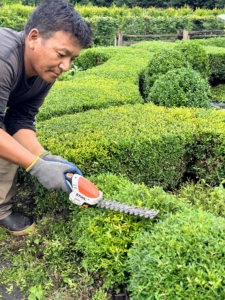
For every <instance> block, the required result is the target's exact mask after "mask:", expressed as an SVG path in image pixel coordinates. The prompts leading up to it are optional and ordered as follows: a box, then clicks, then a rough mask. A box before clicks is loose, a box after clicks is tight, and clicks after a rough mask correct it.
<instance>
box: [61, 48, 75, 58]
mask: <svg viewBox="0 0 225 300" xmlns="http://www.w3.org/2000/svg"><path fill="white" fill-rule="evenodd" d="M60 50H61V51H64V52H65V53H66V55H68V56H71V57H72V58H73V59H75V58H77V57H78V55H75V56H73V55H72V52H71V51H70V50H68V49H66V48H62V49H60Z"/></svg>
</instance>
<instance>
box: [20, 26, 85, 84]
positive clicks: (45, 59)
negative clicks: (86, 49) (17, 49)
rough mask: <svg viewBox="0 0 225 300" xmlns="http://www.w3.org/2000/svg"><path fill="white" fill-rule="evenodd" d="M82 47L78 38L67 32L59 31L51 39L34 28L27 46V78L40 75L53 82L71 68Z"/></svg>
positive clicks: (28, 38)
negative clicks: (45, 37) (44, 36)
mask: <svg viewBox="0 0 225 300" xmlns="http://www.w3.org/2000/svg"><path fill="white" fill-rule="evenodd" d="M81 49H82V47H81V46H80V45H79V43H78V42H77V40H76V39H75V38H74V37H71V35H70V34H69V33H67V32H64V31H57V32H56V33H55V34H54V35H53V36H52V37H50V38H49V39H43V38H42V36H41V35H40V33H39V31H38V30H37V29H32V30H31V32H30V34H29V35H28V37H27V40H26V46H25V58H24V59H25V70H26V76H27V78H29V77H32V76H39V77H41V78H42V79H43V80H44V81H46V82H53V81H54V80H55V79H56V78H57V77H58V76H59V75H60V74H61V73H62V72H66V71H68V70H69V69H70V67H71V64H72V62H73V60H74V59H76V58H77V57H78V55H79V53H80V51H81Z"/></svg>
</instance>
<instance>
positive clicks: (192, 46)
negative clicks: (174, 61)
mask: <svg viewBox="0 0 225 300" xmlns="http://www.w3.org/2000/svg"><path fill="white" fill-rule="evenodd" d="M174 49H175V50H179V51H181V53H182V55H183V59H185V60H187V61H188V62H189V63H190V65H191V67H192V68H193V69H194V70H195V71H198V72H199V73H200V74H201V75H202V76H203V77H204V78H205V79H208V76H209V59H208V55H207V53H206V51H205V49H204V47H203V46H201V45H199V44H198V42H196V41H190V40H189V41H180V42H179V43H177V44H176V46H175V48H174Z"/></svg>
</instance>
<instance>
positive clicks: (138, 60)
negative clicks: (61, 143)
mask: <svg viewBox="0 0 225 300" xmlns="http://www.w3.org/2000/svg"><path fill="white" fill-rule="evenodd" d="M197 44H198V42H197V41H187V42H180V43H174V44H172V43H166V42H142V43H138V44H136V45H133V46H131V47H129V48H128V47H107V48H104V47H97V48H92V49H86V50H83V51H82V53H81V55H80V57H79V58H78V59H77V61H76V62H75V65H76V66H77V67H79V68H81V69H83V70H86V71H78V72H75V75H74V76H73V80H71V81H64V82H60V81H57V82H56V84H55V86H54V89H52V90H51V91H50V93H49V95H48V96H47V98H46V101H45V104H44V106H42V107H41V109H40V112H39V114H38V120H44V119H48V118H50V117H54V116H59V115H62V114H73V113H75V112H81V111H86V110H88V109H95V108H96V109H98V108H106V107H109V106H115V105H124V104H129V103H130V104H131V103H132V104H133V103H142V102H143V99H142V98H141V96H140V93H139V89H140V91H141V93H142V95H143V88H144V87H143V82H142V80H143V74H144V73H146V71H145V69H146V67H147V66H149V67H148V69H149V68H150V69H152V71H151V72H150V71H149V70H148V71H147V73H146V75H145V80H146V76H147V74H148V73H149V72H150V73H149V75H148V78H149V80H150V81H151V82H152V83H151V85H150V83H148V86H152V85H153V84H154V82H155V80H156V79H158V78H159V75H160V74H165V73H166V72H167V71H168V70H170V69H171V66H172V64H173V65H174V68H177V67H178V65H180V67H181V66H182V65H183V66H188V64H187V62H186V60H184V59H183V55H186V56H187V58H188V60H189V62H191V64H194V66H195V68H199V70H200V71H201V72H202V73H203V74H208V72H209V73H210V75H209V78H210V81H211V82H213V81H215V80H224V79H225V68H224V67H223V66H224V65H225V52H224V51H225V50H223V49H222V48H219V47H210V46H206V47H203V48H202V49H204V50H205V51H206V53H207V54H205V56H204V55H199V54H198V55H197V57H196V53H194V54H193V53H191V52H190V53H189V54H188V52H187V54H180V53H179V52H176V51H175V50H176V49H178V50H179V49H180V48H182V49H184V48H185V45H187V48H190V49H192V48H193V49H194V48H195V47H196V45H197ZM192 46H193V47H192ZM167 47H168V49H167ZM160 48H162V49H161V50H160V51H159V49H160ZM196 49H197V48H196ZM200 50H201V49H200ZM179 51H180V50H179ZM183 51H184V50H183ZM195 52H196V51H195ZM176 53H177V55H175V54H176ZM199 53H200V52H199ZM166 54H167V56H166ZM160 55H161V56H162V61H160V57H161V56H160ZM188 55H189V56H190V57H191V61H190V59H189V57H188ZM207 55H208V57H209V67H208V66H207V62H205V60H206V59H207ZM173 56H175V57H176V60H175V61H174V62H173V61H172V57H173ZM195 57H196V59H195ZM174 59H175V58H174ZM203 59H204V61H203V62H202V60H203ZM167 65H168V67H167ZM208 68H209V71H208V70H207V69H208ZM87 69H88V70H87ZM141 74H142V75H141ZM140 76H141V80H140V82H139V77H140ZM139 85H140V86H139ZM205 87H206V86H205ZM148 93H149V87H148V92H146V95H145V97H144V98H145V99H146V98H147V96H148ZM202 94H204V91H203V92H202ZM59 95H60V97H59ZM62 95H63V97H64V99H65V100H64V102H62V101H61V97H62ZM208 95H209V94H208ZM156 98H157V93H156ZM150 101H152V100H151V99H150ZM157 101H158V100H157V99H156V101H155V103H157Z"/></svg>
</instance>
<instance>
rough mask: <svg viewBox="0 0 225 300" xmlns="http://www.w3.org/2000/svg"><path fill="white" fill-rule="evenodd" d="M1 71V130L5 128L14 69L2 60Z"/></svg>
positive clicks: (0, 63)
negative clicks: (4, 123) (4, 122)
mask: <svg viewBox="0 0 225 300" xmlns="http://www.w3.org/2000/svg"><path fill="white" fill-rule="evenodd" d="M0 70H1V74H0V128H3V121H4V117H5V111H6V106H7V103H8V99H9V95H10V91H11V89H12V84H13V83H12V81H13V79H12V78H13V69H12V68H11V67H10V65H9V64H8V63H6V62H5V61H4V60H2V59H1V58H0Z"/></svg>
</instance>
